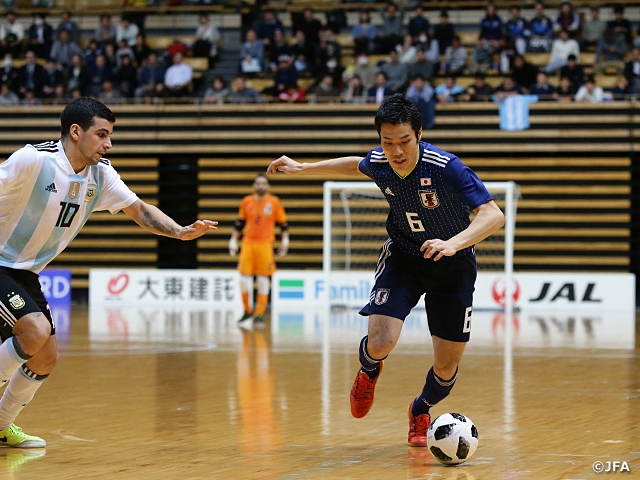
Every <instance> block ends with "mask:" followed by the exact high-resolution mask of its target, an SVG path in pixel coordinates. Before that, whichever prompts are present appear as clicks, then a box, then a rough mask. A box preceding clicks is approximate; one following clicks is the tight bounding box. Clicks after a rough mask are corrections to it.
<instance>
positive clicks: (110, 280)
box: [89, 269, 242, 307]
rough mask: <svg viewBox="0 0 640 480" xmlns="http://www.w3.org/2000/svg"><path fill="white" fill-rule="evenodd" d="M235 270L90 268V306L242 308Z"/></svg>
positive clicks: (237, 275) (238, 279)
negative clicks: (239, 306)
mask: <svg viewBox="0 0 640 480" xmlns="http://www.w3.org/2000/svg"><path fill="white" fill-rule="evenodd" d="M239 282H240V276H239V274H238V272H237V271H236V270H150V269H149V270H147V269H91V270H90V271H89V302H90V303H91V304H111V305H113V304H136V305H142V304H153V305H173V304H179V303H185V302H188V303H189V304H202V305H205V304H212V303H214V304H216V305H219V306H225V305H230V306H233V307H236V306H238V305H242V299H241V296H240V284H239Z"/></svg>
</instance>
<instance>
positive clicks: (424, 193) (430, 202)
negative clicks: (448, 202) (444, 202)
mask: <svg viewBox="0 0 640 480" xmlns="http://www.w3.org/2000/svg"><path fill="white" fill-rule="evenodd" d="M418 194H419V195H420V200H422V206H423V207H426V208H429V209H431V210H433V209H434V208H436V207H437V206H438V205H440V200H439V199H438V194H437V193H436V191H435V190H418Z"/></svg>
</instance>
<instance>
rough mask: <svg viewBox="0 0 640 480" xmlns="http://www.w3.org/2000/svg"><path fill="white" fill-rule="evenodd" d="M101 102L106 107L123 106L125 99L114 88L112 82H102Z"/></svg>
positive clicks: (99, 97) (99, 98)
mask: <svg viewBox="0 0 640 480" xmlns="http://www.w3.org/2000/svg"><path fill="white" fill-rule="evenodd" d="M98 100H100V101H101V102H102V103H104V104H105V105H122V103H123V98H122V95H120V92H119V91H118V89H117V88H114V86H113V82H112V81H111V80H104V81H103V82H102V91H101V92H100V94H99V95H98Z"/></svg>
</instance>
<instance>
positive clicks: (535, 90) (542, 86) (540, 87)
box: [529, 72, 557, 100]
mask: <svg viewBox="0 0 640 480" xmlns="http://www.w3.org/2000/svg"><path fill="white" fill-rule="evenodd" d="M529 93H530V94H531V95H539V96H540V100H555V99H556V98H557V95H556V89H555V87H554V86H553V85H550V84H549V78H548V77H547V74H546V73H545V72H538V76H537V78H536V83H534V84H533V85H532V86H531V88H530V89H529Z"/></svg>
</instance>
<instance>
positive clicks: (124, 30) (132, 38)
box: [116, 14, 140, 47]
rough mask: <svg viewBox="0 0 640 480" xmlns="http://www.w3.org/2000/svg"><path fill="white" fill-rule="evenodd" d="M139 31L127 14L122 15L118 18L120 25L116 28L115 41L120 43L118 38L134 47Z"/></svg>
mask: <svg viewBox="0 0 640 480" xmlns="http://www.w3.org/2000/svg"><path fill="white" fill-rule="evenodd" d="M138 33H140V29H139V28H138V25H136V24H135V23H131V20H129V17H128V16H127V15H124V14H123V15H122V17H121V18H120V25H118V27H117V28H116V43H118V44H119V43H120V40H125V41H126V42H127V45H129V46H130V47H134V46H135V45H136V37H137V36H138Z"/></svg>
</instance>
